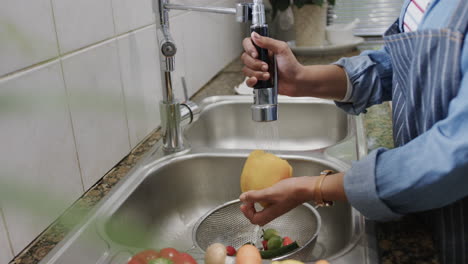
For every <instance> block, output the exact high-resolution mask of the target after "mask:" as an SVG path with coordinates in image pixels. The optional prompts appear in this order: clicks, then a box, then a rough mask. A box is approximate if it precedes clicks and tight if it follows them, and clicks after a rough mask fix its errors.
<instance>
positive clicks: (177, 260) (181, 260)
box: [173, 253, 197, 264]
mask: <svg viewBox="0 0 468 264" xmlns="http://www.w3.org/2000/svg"><path fill="white" fill-rule="evenodd" d="M173 261H174V264H197V261H196V260H195V259H194V258H193V257H192V256H190V255H189V254H187V253H179V254H178V255H177V256H175V257H174V258H173Z"/></svg>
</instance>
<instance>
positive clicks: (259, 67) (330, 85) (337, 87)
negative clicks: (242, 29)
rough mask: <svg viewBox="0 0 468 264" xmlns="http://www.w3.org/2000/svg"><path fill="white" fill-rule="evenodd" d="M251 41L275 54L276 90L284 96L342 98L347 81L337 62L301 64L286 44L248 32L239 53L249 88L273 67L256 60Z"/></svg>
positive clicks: (268, 76)
mask: <svg viewBox="0 0 468 264" xmlns="http://www.w3.org/2000/svg"><path fill="white" fill-rule="evenodd" d="M252 41H253V42H255V44H256V45H258V46H259V47H261V48H265V49H268V50H269V51H270V53H271V54H273V55H275V57H276V64H277V68H278V92H279V93H280V94H284V95H288V96H313V97H320V98H327V99H333V100H341V99H343V98H344V97H345V95H346V91H347V86H348V80H347V77H346V73H345V71H344V70H343V69H342V68H341V67H340V66H337V65H309V66H303V65H301V64H300V63H299V62H298V61H297V60H296V57H295V56H294V54H293V53H292V51H291V49H290V48H289V46H288V44H286V42H284V41H279V40H275V39H272V38H268V37H263V36H260V35H259V34H257V33H255V32H252V35H251V37H250V38H246V39H244V41H243V43H242V44H243V46H244V51H245V52H244V53H243V54H242V56H241V60H242V62H243V63H244V64H245V67H244V68H243V69H242V71H243V72H244V75H245V76H247V77H249V78H248V79H247V82H246V83H247V85H248V86H250V87H253V86H254V85H255V84H256V83H257V81H258V80H268V79H270V78H271V77H272V73H273V69H269V68H268V67H269V66H268V65H267V64H266V63H265V62H263V61H260V60H258V59H257V57H258V54H257V50H256V49H255V46H254V45H253V43H252Z"/></svg>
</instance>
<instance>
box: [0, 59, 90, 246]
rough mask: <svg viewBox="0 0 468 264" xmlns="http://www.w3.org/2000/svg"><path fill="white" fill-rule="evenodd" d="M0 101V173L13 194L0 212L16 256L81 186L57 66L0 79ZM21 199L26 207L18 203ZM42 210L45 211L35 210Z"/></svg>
mask: <svg viewBox="0 0 468 264" xmlns="http://www.w3.org/2000/svg"><path fill="white" fill-rule="evenodd" d="M0 98H2V99H5V100H6V102H9V104H2V107H1V110H2V115H0V131H1V132H0V133H1V136H0V146H2V151H1V152H0V168H1V173H2V180H7V184H3V185H2V186H3V187H6V186H8V188H9V190H10V191H11V190H16V191H14V192H13V193H14V195H15V197H14V198H13V199H12V200H9V201H8V200H7V201H6V202H4V201H2V202H3V204H2V207H3V212H4V214H5V221H6V226H7V228H8V230H9V233H10V238H11V242H12V245H13V250H14V252H15V254H17V253H19V252H20V251H21V250H22V249H23V248H24V247H25V246H26V245H28V244H29V242H31V240H32V239H33V238H34V237H36V236H37V235H38V234H39V233H40V232H41V231H42V230H44V229H45V228H46V227H47V226H48V225H49V224H50V223H51V222H52V221H53V220H54V219H56V218H57V217H58V216H59V214H60V213H61V212H63V211H64V209H65V208H67V207H68V206H70V204H71V203H72V202H73V201H75V200H76V199H77V198H78V197H79V196H80V195H81V194H82V192H83V186H82V183H81V178H80V172H79V167H78V162H77V157H76V151H75V145H74V141H73V133H72V127H71V122H70V115H69V111H68V106H67V99H66V94H65V88H64V84H63V78H62V72H61V68H60V64H59V63H58V61H55V62H52V63H49V64H45V65H42V66H41V67H37V68H34V69H32V70H30V71H27V72H23V73H21V74H18V75H15V76H11V77H10V78H7V79H3V80H1V81H0ZM27 186H28V187H33V191H26V190H27ZM3 191H6V190H3ZM16 195H17V196H16ZM9 197H11V196H9ZM23 199H25V200H26V202H27V204H28V206H27V207H26V208H24V207H22V204H17V202H18V201H21V200H23ZM43 205H47V208H48V209H47V210H45V211H42V210H39V208H44V207H43ZM36 209H37V210H36Z"/></svg>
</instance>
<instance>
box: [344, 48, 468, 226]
mask: <svg viewBox="0 0 468 264" xmlns="http://www.w3.org/2000/svg"><path fill="white" fill-rule="evenodd" d="M463 55H464V56H463V57H462V61H463V66H464V67H462V73H463V78H462V81H461V84H460V89H459V91H458V94H457V96H456V97H455V98H454V99H452V100H451V102H450V104H449V111H448V115H447V117H446V118H445V119H443V120H440V121H439V122H437V123H436V124H435V125H434V126H433V127H432V128H431V129H429V130H428V131H426V132H425V133H423V134H421V135H420V136H418V137H416V138H415V139H413V140H412V141H410V142H409V143H407V144H406V145H404V146H401V147H398V148H395V149H391V150H388V149H384V148H381V149H377V150H375V151H373V152H371V154H370V155H369V156H368V157H366V158H364V159H362V160H361V161H358V162H356V163H354V164H353V166H352V168H351V169H350V170H349V171H348V172H346V174H345V178H344V185H345V192H346V195H347V197H348V200H349V202H350V203H351V205H352V206H354V207H355V208H356V209H358V210H359V211H360V212H361V213H362V214H363V215H364V216H366V217H368V218H370V219H374V220H389V219H392V218H397V217H398V216H400V215H403V214H407V213H412V212H418V211H425V210H429V209H434V208H440V207H443V206H445V205H448V204H451V203H453V202H456V201H457V200H460V199H462V198H464V197H467V196H468V188H467V186H468V132H467V131H468V103H467V102H468V44H465V49H464V53H463Z"/></svg>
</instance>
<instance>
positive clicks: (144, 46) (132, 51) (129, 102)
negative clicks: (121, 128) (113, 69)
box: [118, 25, 161, 148]
mask: <svg viewBox="0 0 468 264" xmlns="http://www.w3.org/2000/svg"><path fill="white" fill-rule="evenodd" d="M118 46H119V54H120V68H121V72H122V81H123V87H124V94H125V105H126V110H127V118H128V128H129V133H130V143H131V147H132V148H134V147H135V146H136V145H137V144H138V143H139V142H140V141H141V140H143V139H144V138H145V137H146V136H147V135H148V134H149V133H150V132H151V131H152V130H154V129H155V128H156V127H157V126H158V125H159V123H160V118H159V105H158V101H159V100H160V98H161V75H160V65H159V62H158V59H157V58H158V57H157V56H158V54H157V44H156V26H154V25H153V26H149V27H146V28H144V29H141V30H139V31H136V32H133V33H130V34H129V35H125V36H123V37H121V38H119V39H118Z"/></svg>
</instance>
